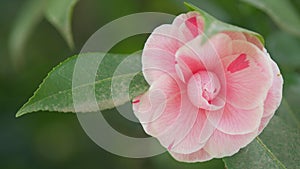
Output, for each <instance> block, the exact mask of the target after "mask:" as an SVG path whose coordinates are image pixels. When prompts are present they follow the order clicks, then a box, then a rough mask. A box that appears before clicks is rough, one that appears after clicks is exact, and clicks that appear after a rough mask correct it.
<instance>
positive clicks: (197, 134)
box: [169, 109, 215, 154]
mask: <svg viewBox="0 0 300 169" xmlns="http://www.w3.org/2000/svg"><path fill="white" fill-rule="evenodd" d="M214 129H215V127H214V126H213V125H212V124H211V123H210V122H209V121H208V120H207V118H206V115H205V111H204V110H202V109H199V112H198V113H197V119H196V121H195V123H194V125H193V128H192V129H191V131H190V132H189V133H188V135H187V136H186V137H185V138H184V139H183V140H182V141H181V142H180V143H178V144H177V145H174V146H173V147H172V148H171V149H170V150H169V151H171V152H173V153H183V154H189V153H194V152H196V151H199V150H200V149H201V148H202V147H203V146H204V145H205V143H206V141H207V140H208V139H209V137H210V136H211V135H212V133H213V130H214Z"/></svg>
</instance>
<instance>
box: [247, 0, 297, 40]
mask: <svg viewBox="0 0 300 169" xmlns="http://www.w3.org/2000/svg"><path fill="white" fill-rule="evenodd" d="M242 1H244V2H247V3H249V4H251V5H253V6H255V7H256V8H258V9H260V10H262V11H264V12H266V13H267V14H268V15H269V16H270V17H271V18H272V19H273V20H274V21H275V22H276V24H277V25H278V26H280V27H281V28H282V29H283V30H285V31H287V32H290V33H292V34H294V35H297V36H300V19H299V18H300V15H299V14H298V13H297V11H296V9H295V8H294V7H293V5H292V4H291V3H290V1H289V0H242Z"/></svg>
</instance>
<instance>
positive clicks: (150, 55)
mask: <svg viewBox="0 0 300 169" xmlns="http://www.w3.org/2000/svg"><path fill="white" fill-rule="evenodd" d="M142 63H143V74H144V77H145V79H146V81H147V82H148V83H149V84H150V85H151V84H152V83H153V82H154V81H155V80H157V79H158V78H159V77H161V76H162V75H164V74H167V75H169V76H172V77H173V76H175V75H176V70H175V57H174V55H173V54H171V53H170V52H168V51H166V50H162V49H159V48H145V49H144V51H143V57H142Z"/></svg>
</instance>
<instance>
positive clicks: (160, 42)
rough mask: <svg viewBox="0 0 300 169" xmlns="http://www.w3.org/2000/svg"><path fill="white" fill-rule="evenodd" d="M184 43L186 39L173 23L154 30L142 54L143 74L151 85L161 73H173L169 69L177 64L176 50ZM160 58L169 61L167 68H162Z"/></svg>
mask: <svg viewBox="0 0 300 169" xmlns="http://www.w3.org/2000/svg"><path fill="white" fill-rule="evenodd" d="M184 43H186V41H185V39H184V38H183V37H182V36H179V32H178V28H177V27H175V26H173V25H162V26H160V27H158V28H156V29H155V30H154V31H153V32H152V34H151V35H150V37H149V38H148V40H147V42H146V44H145V47H144V50H143V54H142V64H143V74H144V77H145V79H146V80H147V82H148V83H149V84H150V85H151V84H152V83H153V81H154V80H157V79H158V78H159V77H160V75H162V74H166V73H172V72H169V70H172V67H174V66H175V64H174V62H175V52H176V51H177V50H178V49H179V48H180V47H181V46H182V45H183V44H184ZM155 51H157V52H155ZM158 58H159V59H158ZM160 60H162V61H163V63H165V62H167V64H165V66H166V69H164V68H161V63H160V62H158V61H160ZM169 62H173V63H169Z"/></svg>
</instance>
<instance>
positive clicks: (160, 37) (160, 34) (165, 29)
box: [144, 24, 186, 54]
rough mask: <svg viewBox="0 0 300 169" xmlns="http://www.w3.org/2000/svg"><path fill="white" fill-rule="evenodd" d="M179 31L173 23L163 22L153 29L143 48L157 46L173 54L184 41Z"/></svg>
mask: <svg viewBox="0 0 300 169" xmlns="http://www.w3.org/2000/svg"><path fill="white" fill-rule="evenodd" d="M179 35H181V34H180V33H179V28H178V27H177V26H174V25H170V24H164V25H161V26H159V27H157V28H155V29H154V31H153V32H152V33H151V35H150V36H149V38H148V39H147V41H146V43H145V47H144V49H147V48H158V49H161V50H165V51H167V52H170V53H171V54H175V53H176V51H177V50H178V49H179V48H180V47H181V46H182V45H184V44H185V43H186V41H185V38H184V37H182V36H179Z"/></svg>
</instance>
